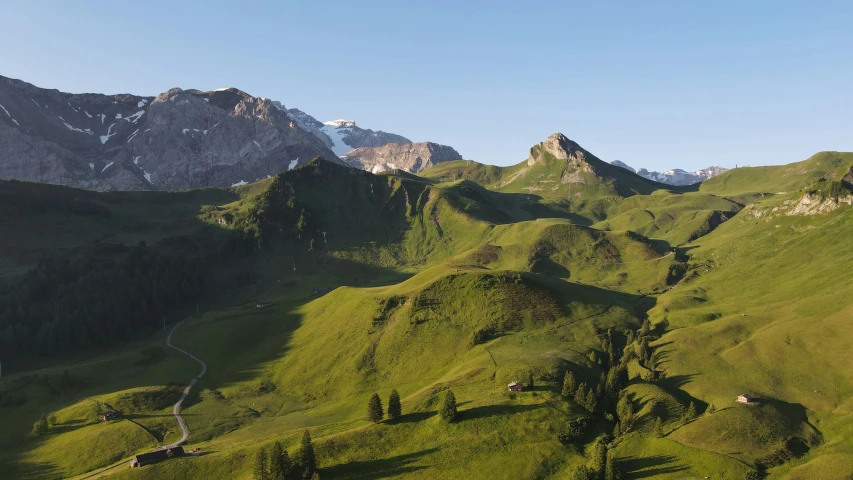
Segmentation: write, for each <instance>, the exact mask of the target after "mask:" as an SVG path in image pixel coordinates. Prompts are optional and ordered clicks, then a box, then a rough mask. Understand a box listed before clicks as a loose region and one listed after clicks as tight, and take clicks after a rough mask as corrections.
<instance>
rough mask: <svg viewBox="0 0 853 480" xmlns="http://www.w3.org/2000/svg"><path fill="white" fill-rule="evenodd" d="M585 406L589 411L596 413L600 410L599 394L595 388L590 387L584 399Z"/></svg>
mask: <svg viewBox="0 0 853 480" xmlns="http://www.w3.org/2000/svg"><path fill="white" fill-rule="evenodd" d="M584 406H585V407H586V409H587V410H589V413H595V412H596V411H597V410H598V396H597V395H596V394H595V390H593V389H591V388H590V389H589V392H587V394H586V398H585V399H584Z"/></svg>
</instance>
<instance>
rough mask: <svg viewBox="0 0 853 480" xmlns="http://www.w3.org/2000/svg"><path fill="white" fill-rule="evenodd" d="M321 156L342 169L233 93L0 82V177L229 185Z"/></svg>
mask: <svg viewBox="0 0 853 480" xmlns="http://www.w3.org/2000/svg"><path fill="white" fill-rule="evenodd" d="M317 156H320V157H324V158H326V159H328V160H331V161H335V162H338V163H343V162H341V160H340V159H338V158H337V156H336V155H335V154H334V153H333V152H332V151H331V150H330V149H329V148H328V147H327V146H326V145H324V144H323V142H322V141H320V140H319V139H318V138H317V137H316V136H314V135H312V134H310V133H308V132H306V131H305V130H303V129H302V128H300V126H299V125H298V124H297V122H296V121H294V120H292V119H291V118H290V117H289V116H288V115H287V114H286V113H285V112H282V111H281V110H280V109H279V108H277V107H276V106H275V105H273V103H272V102H271V101H270V100H268V99H264V98H257V97H252V96H251V95H248V94H246V93H245V92H242V91H240V90H237V89H233V88H229V89H222V90H216V91H212V92H202V91H198V90H181V89H179V88H175V89H171V90H169V91H167V92H164V93H162V94H160V95H158V96H157V97H140V96H137V95H129V94H122V95H99V94H70V93H63V92H60V91H58V90H47V89H42V88H38V87H35V86H33V85H31V84H29V83H26V82H22V81H20V80H14V79H10V78H6V77H0V179H10V178H15V179H19V180H31V181H38V182H46V183H56V184H63V185H70V186H74V187H80V188H87V189H93V190H107V189H118V190H140V189H163V190H181V189H187V188H199V187H223V186H231V185H234V184H242V183H247V182H252V181H255V180H258V179H261V178H264V177H266V176H268V175H273V174H275V173H278V172H280V171H283V170H287V169H290V168H294V167H296V166H299V165H303V164H305V163H307V162H309V161H310V160H311V159H312V158H314V157H317Z"/></svg>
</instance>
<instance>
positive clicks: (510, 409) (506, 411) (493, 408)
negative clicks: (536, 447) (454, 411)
mask: <svg viewBox="0 0 853 480" xmlns="http://www.w3.org/2000/svg"><path fill="white" fill-rule="evenodd" d="M543 407H545V405H543V404H541V403H540V404H534V405H485V406H482V407H474V408H470V409H468V410H460V411H459V420H460V421H465V420H476V419H481V418H489V417H496V416H498V415H512V414H515V413H522V412H529V411H532V410H538V409H540V408H543Z"/></svg>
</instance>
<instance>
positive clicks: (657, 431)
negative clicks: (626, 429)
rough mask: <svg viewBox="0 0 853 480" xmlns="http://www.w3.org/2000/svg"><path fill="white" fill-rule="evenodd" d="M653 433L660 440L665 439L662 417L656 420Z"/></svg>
mask: <svg viewBox="0 0 853 480" xmlns="http://www.w3.org/2000/svg"><path fill="white" fill-rule="evenodd" d="M652 432H653V433H654V435H655V436H656V437H658V438H661V437H663V420H661V418H660V417H657V418H656V419H655V423H654V425H652Z"/></svg>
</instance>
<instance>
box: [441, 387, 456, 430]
mask: <svg viewBox="0 0 853 480" xmlns="http://www.w3.org/2000/svg"><path fill="white" fill-rule="evenodd" d="M456 415H457V411H456V396H455V395H453V391H452V390H448V391H447V393H445V394H444V404H443V405H442V406H441V418H442V419H443V420H444V421H445V422H448V423H450V422H453V421H454V420H456Z"/></svg>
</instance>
